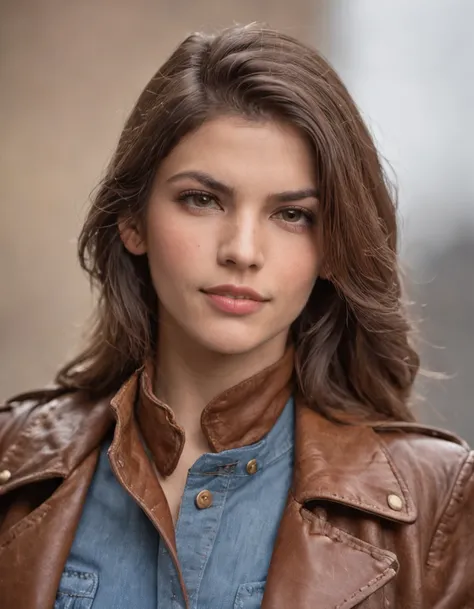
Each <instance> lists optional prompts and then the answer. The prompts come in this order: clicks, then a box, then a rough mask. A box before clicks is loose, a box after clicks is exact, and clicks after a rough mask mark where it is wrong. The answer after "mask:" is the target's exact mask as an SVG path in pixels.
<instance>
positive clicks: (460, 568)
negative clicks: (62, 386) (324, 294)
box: [0, 373, 474, 609]
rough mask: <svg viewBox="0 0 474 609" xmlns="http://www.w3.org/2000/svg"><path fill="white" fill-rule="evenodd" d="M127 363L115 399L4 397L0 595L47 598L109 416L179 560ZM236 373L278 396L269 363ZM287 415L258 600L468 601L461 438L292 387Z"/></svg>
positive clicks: (468, 484)
mask: <svg viewBox="0 0 474 609" xmlns="http://www.w3.org/2000/svg"><path fill="white" fill-rule="evenodd" d="M137 374H138V373H136V374H135V375H134V376H133V377H132V378H131V379H130V380H129V381H128V382H127V383H126V384H125V385H124V387H123V388H122V389H121V391H120V392H119V393H118V394H117V396H115V397H114V398H113V399H112V400H111V401H110V400H102V401H99V402H95V403H91V402H88V401H87V400H85V399H84V398H83V397H81V395H80V394H72V395H68V396H63V397H61V398H57V399H53V400H50V401H48V402H47V403H43V404H37V403H35V402H34V401H29V402H21V403H14V404H10V405H7V406H4V407H3V408H2V409H1V411H0V607H1V608H2V609H50V608H52V607H53V606H54V602H55V595H56V591H57V588H58V585H59V580H60V577H61V574H62V570H63V567H64V565H65V562H66V559H67V557H68V554H69V549H70V547H71V544H72V541H73V538H74V534H75V530H76V527H77V524H78V521H79V518H80V515H81V509H82V506H83V504H84V500H85V496H86V493H87V489H88V487H89V484H90V481H91V478H92V476H93V474H94V468H95V465H96V462H97V458H98V452H99V446H100V444H101V442H102V440H103V439H104V436H105V435H106V434H107V433H108V431H109V430H112V427H113V426H114V424H115V428H114V440H113V443H112V446H111V449H110V452H109V457H110V462H111V466H112V469H113V471H114V473H115V475H116V477H117V479H118V480H119V482H120V483H121V484H122V486H123V487H124V488H125V489H126V490H127V491H128V492H129V493H130V494H131V495H132V496H133V497H134V498H135V500H136V501H137V502H138V503H139V504H140V506H141V507H142V508H143V510H144V511H145V513H146V514H147V515H148V517H149V518H150V519H151V521H152V522H153V523H154V525H155V526H156V528H157V530H158V531H159V533H160V535H161V536H162V538H163V540H164V541H165V543H166V544H167V546H168V550H169V552H170V554H171V556H172V557H173V560H174V562H175V564H176V567H177V568H178V569H179V565H178V559H177V554H176V545H175V538H174V528H173V523H172V520H171V516H170V513H169V508H168V504H167V502H166V498H165V496H164V493H163V490H162V489H161V487H160V484H159V483H158V481H157V478H156V475H155V474H154V471H153V468H152V465H151V463H150V461H149V458H148V456H147V453H146V451H145V450H144V447H143V440H142V438H141V435H140V431H139V418H138V417H136V416H135V409H134V408H133V399H134V395H135V393H136V387H137V382H138V381H137ZM246 387H247V389H246V390H245V391H243V392H242V391H241V390H239V391H240V393H239V392H238V391H237V393H238V394H239V400H240V404H241V405H242V404H244V401H245V403H247V402H248V399H249V391H250V392H251V393H252V392H253V393H252V395H254V396H255V395H257V396H260V398H259V399H260V402H259V403H260V407H261V408H263V407H264V406H265V408H266V411H265V412H268V411H269V410H268V409H269V408H270V407H274V410H275V411H279V409H280V406H278V408H277V407H275V404H277V403H278V404H280V403H283V401H284V400H286V398H287V395H286V393H285V391H284V390H283V389H282V386H281V382H279V381H278V380H277V377H275V375H274V376H273V377H271V378H268V376H265V375H263V377H262V378H260V380H259V381H258V382H253V383H251V387H250V389H249V386H248V384H247V385H246ZM234 393H235V391H234ZM261 396H264V397H263V398H262V397H261ZM250 397H251V396H250ZM239 400H237V402H236V401H235V400H234V406H235V405H236V404H238V403H239ZM230 402H232V399H231V400H230ZM224 404H229V394H228V393H226V396H225V400H222V401H221V402H220V403H219V402H218V403H217V404H216V403H215V404H214V405H213V407H212V408H210V409H209V410H208V412H207V420H208V423H209V425H211V424H212V419H213V418H214V420H215V424H216V425H217V422H218V421H220V420H221V418H220V417H221V415H222V413H223V412H224ZM155 406H156V404H155ZM226 407H227V406H226ZM219 409H220V412H219ZM270 410H271V408H270ZM157 412H158V411H157ZM159 412H160V413H161V414H163V413H164V414H165V415H169V412H167V411H166V409H163V408H161V410H159ZM244 412H246V414H245V416H248V417H251V416H253V414H252V413H253V410H252V409H247V411H244ZM216 413H217V415H218V416H217V415H216ZM160 416H161V415H160ZM232 416H233V415H232ZM232 416H230V415H229V419H228V421H227V424H226V427H225V430H226V432H227V428H228V425H229V423H231V422H232V420H233V418H232ZM295 416H296V421H295V425H296V427H295V464H294V475H293V484H292V488H291V490H290V492H289V495H288V501H287V505H286V508H285V512H284V515H283V518H282V521H281V523H280V528H279V532H278V536H277V540H276V544H275V547H274V552H273V555H272V560H271V565H270V570H269V573H268V578H267V583H266V590H265V594H264V600H263V605H262V607H263V608H264V609H289V608H291V609H293V608H294V609H315V608H316V607H317V608H318V609H349V608H350V607H361V608H362V609H381V608H385V609H387V608H389V607H390V608H392V609H395V608H396V609H428V608H429V609H473V608H474V476H473V470H474V455H473V453H472V452H470V451H469V449H468V447H467V446H466V444H465V443H463V442H462V441H461V440H459V439H458V438H457V437H455V436H453V435H451V434H449V433H446V432H442V431H438V430H435V429H431V428H427V427H423V426H421V425H416V424H407V423H400V424H396V423H393V424H383V425H377V426H374V427H362V426H352V427H351V426H343V425H337V424H334V423H331V422H329V421H328V420H327V419H325V418H323V417H322V416H320V415H319V414H317V413H316V412H315V411H314V410H311V409H309V408H308V407H306V406H305V405H304V404H303V403H301V401H297V404H296V415H295ZM205 419H206V417H205V418H204V419H203V420H205ZM258 420H259V421H260V418H259V419H258ZM148 423H150V421H148ZM167 424H168V425H169V424H170V423H169V420H167ZM255 424H256V425H257V427H258V424H259V423H258V422H256V423H255ZM267 425H268V422H267ZM223 429H224V428H223ZM247 429H250V427H248V426H247ZM261 431H262V432H263V431H265V430H264V429H263V428H262V429H261ZM231 432H232V428H231ZM231 435H232V433H231ZM210 436H211V434H210ZM254 439H255V438H254V437H253V438H249V437H246V438H245V440H247V441H249V440H254ZM131 455H133V458H130V456H131Z"/></svg>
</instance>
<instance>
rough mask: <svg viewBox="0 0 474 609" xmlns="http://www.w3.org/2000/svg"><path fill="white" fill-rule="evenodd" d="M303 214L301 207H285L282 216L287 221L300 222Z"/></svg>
mask: <svg viewBox="0 0 474 609" xmlns="http://www.w3.org/2000/svg"><path fill="white" fill-rule="evenodd" d="M302 216H303V212H302V211H301V209H284V210H283V211H282V212H281V217H282V219H283V220H285V221H286V222H298V220H301V218H302Z"/></svg>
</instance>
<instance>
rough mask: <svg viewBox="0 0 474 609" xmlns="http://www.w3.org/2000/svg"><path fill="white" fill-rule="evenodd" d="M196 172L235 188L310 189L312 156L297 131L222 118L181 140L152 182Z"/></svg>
mask: <svg viewBox="0 0 474 609" xmlns="http://www.w3.org/2000/svg"><path fill="white" fill-rule="evenodd" d="M191 170H193V171H202V172H205V173H208V174H210V175H212V176H213V177H215V178H217V179H220V180H222V181H225V182H226V183H228V184H229V185H230V186H232V187H234V188H236V189H239V188H245V187H252V188H259V189H260V188H261V189H264V190H265V189H267V190H268V189H269V190H271V191H279V190H282V191H283V190H288V189H290V188H295V189H296V188H308V187H311V186H313V187H314V186H316V184H315V170H314V161H313V155H312V154H311V150H310V147H309V145H308V144H307V142H306V140H305V139H304V137H303V136H302V135H301V134H300V132H299V131H298V130H297V129H296V128H294V127H292V126H291V125H288V124H285V123H283V122H279V121H275V120H273V121H270V120H268V121H254V120H248V119H245V118H242V117H235V116H232V117H231V116H223V117H218V118H214V119H212V120H209V121H207V122H206V123H204V124H203V125H202V126H201V127H199V128H198V129H196V130H195V131H193V132H192V133H190V134H188V135H186V136H185V137H183V138H182V139H181V140H180V141H179V143H178V144H177V145H176V146H175V147H174V149H173V150H172V151H171V152H170V154H169V155H168V156H167V157H166V158H165V159H164V160H163V161H162V163H161V165H160V167H159V170H158V175H157V179H158V181H161V180H167V179H169V178H170V177H171V176H172V175H173V174H175V173H179V172H182V171H191Z"/></svg>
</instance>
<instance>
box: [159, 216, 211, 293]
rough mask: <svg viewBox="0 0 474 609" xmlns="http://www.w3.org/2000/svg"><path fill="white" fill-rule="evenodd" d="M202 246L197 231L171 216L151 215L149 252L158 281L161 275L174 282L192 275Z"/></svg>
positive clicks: (200, 254) (201, 252)
mask: <svg viewBox="0 0 474 609" xmlns="http://www.w3.org/2000/svg"><path fill="white" fill-rule="evenodd" d="M203 247H204V243H203V240H202V237H201V235H200V234H199V233H198V232H197V231H196V230H191V229H190V228H188V230H186V227H185V226H183V224H182V223H180V222H177V221H175V222H173V221H171V220H170V218H168V219H160V218H157V217H153V216H151V217H149V219H148V223H147V252H148V260H149V264H150V269H151V273H152V276H153V279H154V280H155V281H159V280H160V278H161V277H171V278H172V279H173V281H175V282H179V280H180V279H184V280H186V277H189V278H192V276H193V274H195V271H196V261H197V260H198V259H199V257H200V256H202V255H203Z"/></svg>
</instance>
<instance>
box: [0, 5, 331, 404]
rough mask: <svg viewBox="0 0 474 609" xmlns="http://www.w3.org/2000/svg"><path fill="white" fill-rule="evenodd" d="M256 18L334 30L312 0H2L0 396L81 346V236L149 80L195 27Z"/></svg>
mask: <svg viewBox="0 0 474 609" xmlns="http://www.w3.org/2000/svg"><path fill="white" fill-rule="evenodd" d="M251 21H265V22H267V23H268V24H270V25H271V26H273V27H276V28H281V29H285V30H286V31H288V32H289V33H291V34H293V35H295V36H297V37H300V38H302V39H304V40H306V41H308V42H313V43H314V42H315V39H316V38H317V29H318V26H319V28H320V31H324V28H323V27H321V26H322V24H323V23H324V11H322V10H321V3H319V2H315V1H314V0H292V1H291V2H288V1H287V0H258V1H255V0H238V1H237V0H235V1H229V0H214V1H212V0H200V1H199V2H192V1H191V0H168V1H163V0H80V1H79V2H64V1H60V0H15V1H14V2H11V1H7V0H3V1H2V2H1V3H0V90H1V96H0V140H1V142H2V146H1V152H0V155H1V156H0V201H1V204H0V209H1V222H0V282H1V283H0V285H1V291H0V362H1V366H0V399H1V398H5V397H7V396H10V395H12V394H13V393H15V392H19V391H23V390H26V389H30V388H36V387H39V386H42V385H43V384H44V383H46V382H49V381H50V380H51V379H52V378H53V376H54V373H55V371H56V369H57V368H58V367H59V366H60V365H61V364H62V363H63V362H64V361H65V359H66V358H67V357H68V356H70V355H72V354H73V353H74V352H75V348H76V345H77V342H78V339H79V337H80V335H81V327H82V326H83V321H84V319H85V318H86V316H87V315H88V314H89V311H90V308H91V297H90V294H89V289H88V284H87V282H86V280H85V278H84V277H83V275H82V273H81V272H80V270H79V268H78V265H77V263H76V250H75V248H76V237H77V234H78V232H79V229H80V226H81V221H82V219H83V216H84V211H85V209H86V207H87V200H88V197H89V194H90V192H91V191H92V190H93V188H94V186H95V185H96V183H97V181H98V179H99V177H100V175H101V173H102V171H103V169H104V168H105V165H106V162H107V160H108V158H109V157H110V154H111V152H112V150H113V148H114V146H115V143H116V141H117V137H118V135H119V132H120V129H121V127H122V125H123V122H124V120H125V118H126V115H127V114H128V112H129V111H130V110H131V107H132V105H133V103H134V101H135V99H136V97H137V96H138V94H139V93H140V91H141V89H142V88H143V86H144V85H145V84H146V82H147V81H148V79H149V78H150V77H151V76H152V74H153V73H154V72H155V71H156V70H157V68H158V67H159V65H160V64H161V63H162V61H163V60H164V59H165V58H166V57H167V55H168V54H169V53H170V52H171V51H172V50H173V48H174V47H175V46H176V45H177V44H178V43H179V42H180V41H181V39H182V38H184V36H185V35H187V34H189V33H190V32H192V31H195V30H201V29H205V30H209V29H212V28H216V27H222V26H229V25H232V24H233V23H235V22H237V23H249V22H251Z"/></svg>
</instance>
